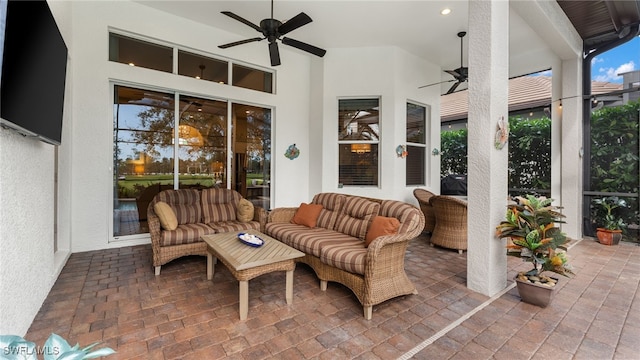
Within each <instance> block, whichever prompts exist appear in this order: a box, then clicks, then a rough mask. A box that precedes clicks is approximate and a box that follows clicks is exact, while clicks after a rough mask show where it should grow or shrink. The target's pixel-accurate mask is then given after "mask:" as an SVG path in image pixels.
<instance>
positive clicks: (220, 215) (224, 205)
mask: <svg viewBox="0 0 640 360" xmlns="http://www.w3.org/2000/svg"><path fill="white" fill-rule="evenodd" d="M241 199H242V195H240V193H238V192H237V191H234V190H230V189H216V188H211V189H203V190H199V189H179V190H164V191H161V192H160V193H158V194H157V195H156V196H155V197H154V198H153V200H151V202H150V203H149V206H148V208H147V219H148V222H149V233H150V234H151V247H152V249H153V266H154V267H155V274H156V275H160V267H161V266H162V265H164V264H166V263H168V262H169V261H171V260H174V259H177V258H179V257H182V256H187V255H202V256H206V255H207V245H206V243H205V242H203V241H202V239H201V238H200V237H201V236H202V235H208V234H215V233H220V232H228V231H242V230H249V229H255V230H261V229H262V228H263V226H264V223H265V222H266V219H267V213H266V211H265V210H264V209H263V208H261V207H254V212H253V220H251V221H246V222H243V221H240V220H238V218H237V215H236V212H237V209H238V204H239V202H240V200H241ZM158 202H164V203H166V204H168V205H169V207H170V208H171V209H172V210H173V213H174V214H175V217H176V219H177V224H178V225H177V227H176V228H175V230H167V229H165V228H163V227H162V226H161V222H160V218H159V217H158V214H157V213H156V210H155V205H156V203H158Z"/></svg>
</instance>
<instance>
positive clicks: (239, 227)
mask: <svg viewBox="0 0 640 360" xmlns="http://www.w3.org/2000/svg"><path fill="white" fill-rule="evenodd" d="M208 225H209V227H211V228H212V229H213V230H215V232H217V233H223V232H231V231H246V230H260V223H259V222H257V221H247V222H242V221H238V220H231V221H217V222H212V223H209V224H208Z"/></svg>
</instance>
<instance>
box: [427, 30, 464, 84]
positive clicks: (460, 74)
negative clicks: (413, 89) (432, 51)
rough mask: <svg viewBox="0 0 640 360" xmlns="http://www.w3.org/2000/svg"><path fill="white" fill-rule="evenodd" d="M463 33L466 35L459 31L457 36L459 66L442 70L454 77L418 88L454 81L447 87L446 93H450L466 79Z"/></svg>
mask: <svg viewBox="0 0 640 360" xmlns="http://www.w3.org/2000/svg"><path fill="white" fill-rule="evenodd" d="M465 35H467V33H466V31H460V32H459V33H458V37H459V38H460V67H459V68H457V69H454V70H445V71H444V72H446V73H447V74H450V75H451V76H453V77H454V78H453V79H451V80H445V81H440V82H437V83H433V84H429V85H424V86H420V87H419V88H418V89H422V88H425V87H429V86H433V85H438V84H443V83H447V82H453V81H455V82H456V83H455V84H453V85H451V87H450V88H449V91H447V94H451V93H452V92H454V91H456V89H457V88H458V86H459V85H460V84H462V83H463V82H466V81H467V79H468V76H469V68H468V67H465V66H463V65H462V54H463V49H462V38H463V37H465Z"/></svg>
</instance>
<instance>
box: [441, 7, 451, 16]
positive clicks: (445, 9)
mask: <svg viewBox="0 0 640 360" xmlns="http://www.w3.org/2000/svg"><path fill="white" fill-rule="evenodd" d="M440 14H442V15H449V14H451V9H449V8H444V9H442V11H440Z"/></svg>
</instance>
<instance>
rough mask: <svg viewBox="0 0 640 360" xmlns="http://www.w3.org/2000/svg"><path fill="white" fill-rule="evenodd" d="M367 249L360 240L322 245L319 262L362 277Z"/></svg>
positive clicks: (347, 240) (343, 240)
mask: <svg viewBox="0 0 640 360" xmlns="http://www.w3.org/2000/svg"><path fill="white" fill-rule="evenodd" d="M366 256H367V249H365V247H364V243H363V242H362V241H361V240H360V239H356V238H353V237H352V238H349V239H341V240H340V242H335V243H331V244H328V243H327V244H323V246H322V249H321V250H320V261H322V262H323V263H325V264H327V265H331V266H333V267H336V268H338V269H342V270H344V271H348V272H350V273H355V274H360V275H364V263H365V259H366Z"/></svg>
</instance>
